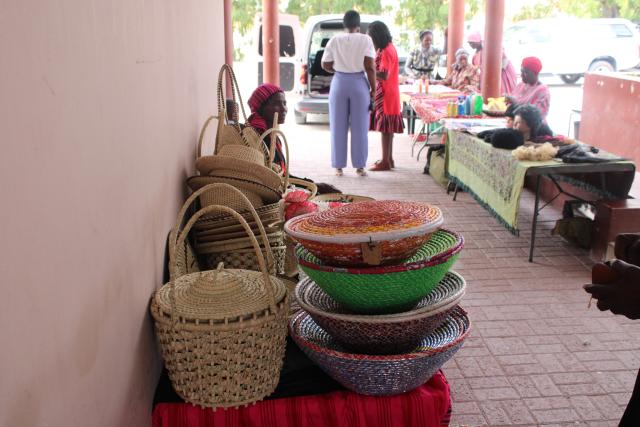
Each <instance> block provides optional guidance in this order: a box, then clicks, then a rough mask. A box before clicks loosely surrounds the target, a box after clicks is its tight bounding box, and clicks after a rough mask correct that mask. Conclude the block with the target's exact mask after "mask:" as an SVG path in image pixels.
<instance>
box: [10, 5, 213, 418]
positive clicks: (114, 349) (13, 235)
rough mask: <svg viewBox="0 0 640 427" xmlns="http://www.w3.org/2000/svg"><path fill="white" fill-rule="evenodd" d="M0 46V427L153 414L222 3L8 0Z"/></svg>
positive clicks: (209, 101)
mask: <svg viewBox="0 0 640 427" xmlns="http://www.w3.org/2000/svg"><path fill="white" fill-rule="evenodd" d="M0 52H2V54H1V56H0V132H1V133H0V135H1V138H2V145H1V146H0V147H1V154H0V183H1V184H0V200H1V201H2V202H1V205H0V206H1V208H0V236H2V249H1V253H0V277H1V279H0V280H1V283H2V285H1V287H2V295H1V297H0V325H2V326H1V329H0V331H1V332H0V347H1V350H0V366H1V367H2V368H1V369H2V373H1V375H0V425H2V426H12V427H13V426H16V427H17V426H20V427H29V426H44V425H47V426H92V427H95V426H109V427H112V426H144V425H149V424H150V421H149V414H150V408H151V399H152V395H153V389H154V387H155V382H156V379H157V375H158V370H159V366H160V364H159V355H158V352H157V350H156V346H155V338H154V336H153V333H152V325H151V322H150V318H149V315H148V310H147V304H148V300H149V297H150V295H151V293H152V291H153V290H154V289H156V288H157V287H159V286H160V285H161V278H162V257H163V252H164V244H165V237H166V233H167V231H168V229H169V228H170V226H171V225H172V223H173V222H174V221H175V215H176V212H177V210H178V206H179V202H180V200H181V198H182V197H183V179H184V177H185V176H186V175H187V174H188V173H189V172H190V170H191V169H192V168H193V154H194V147H195V142H196V138H197V132H198V130H199V126H200V125H201V124H202V122H203V121H204V118H205V117H206V116H207V115H208V114H210V113H212V112H213V111H214V108H215V107H214V104H215V92H214V91H215V78H216V77H217V71H218V69H219V66H220V65H221V63H222V62H223V59H224V42H223V2H222V1H217V0H213V1H212V0H180V1H173V0H157V1H144V0H109V1H96V0H57V1H56V0H39V1H38V0H7V1H4V2H2V9H1V10H0Z"/></svg>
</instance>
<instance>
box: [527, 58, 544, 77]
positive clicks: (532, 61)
mask: <svg viewBox="0 0 640 427" xmlns="http://www.w3.org/2000/svg"><path fill="white" fill-rule="evenodd" d="M522 68H526V69H527V70H529V71H533V72H534V73H536V74H540V70H542V62H540V60H539V59H538V58H536V57H535V56H529V57H527V58H524V59H523V60H522Z"/></svg>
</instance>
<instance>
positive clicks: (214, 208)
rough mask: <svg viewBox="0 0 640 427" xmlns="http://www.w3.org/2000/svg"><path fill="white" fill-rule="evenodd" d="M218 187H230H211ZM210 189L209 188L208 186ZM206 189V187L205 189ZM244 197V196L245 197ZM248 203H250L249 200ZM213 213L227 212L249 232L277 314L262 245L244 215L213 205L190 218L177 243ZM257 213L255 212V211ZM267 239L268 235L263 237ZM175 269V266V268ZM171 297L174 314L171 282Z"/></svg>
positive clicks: (268, 293) (178, 244) (171, 258)
mask: <svg viewBox="0 0 640 427" xmlns="http://www.w3.org/2000/svg"><path fill="white" fill-rule="evenodd" d="M218 185H228V184H211V186H218ZM207 187H209V186H207ZM205 188H206V187H205ZM243 196H244V195H243ZM247 203H249V201H248V200H247ZM212 212H226V213H229V214H231V215H232V216H233V217H234V218H236V219H237V220H238V222H239V223H240V224H241V225H242V227H243V228H244V230H245V231H246V232H247V235H248V236H249V239H250V240H251V244H252V246H253V249H254V250H255V251H256V257H257V258H258V264H259V265H260V271H261V272H262V276H263V278H264V285H265V288H266V289H265V290H266V292H267V298H268V299H269V308H270V309H271V311H272V312H273V313H275V312H276V310H277V307H276V300H275V295H274V294H273V284H272V283H271V276H270V275H269V271H268V270H267V266H266V264H265V260H264V256H263V255H262V251H261V250H260V244H259V243H258V240H257V239H256V236H255V234H253V231H251V227H250V226H249V224H247V221H245V219H244V218H243V217H242V215H240V214H239V213H238V212H236V211H235V210H233V209H231V208H230V207H228V206H222V205H211V206H207V207H205V208H202V209H200V210H199V211H198V212H196V213H195V214H194V215H193V216H192V217H191V218H189V221H187V224H186V225H185V226H184V229H183V230H182V231H181V232H180V235H179V236H178V240H177V242H176V245H177V246H180V245H182V244H183V243H184V241H185V239H186V238H187V235H188V234H189V231H191V228H192V227H193V224H195V223H196V221H197V220H198V219H200V217H202V216H203V215H206V214H209V213H212ZM254 212H255V210H254ZM263 231H264V229H262V230H261V232H263ZM263 237H264V238H265V239H266V235H265V236H263ZM265 243H266V245H267V246H266V247H269V242H268V241H265ZM169 257H170V258H169V262H170V263H171V264H173V263H174V262H175V256H174V255H173V254H171V253H170V254H169ZM174 268H175V266H174ZM169 286H170V291H169V292H170V295H171V297H170V298H171V304H172V307H171V312H172V314H173V313H175V305H174V304H175V295H174V294H175V285H174V281H171V282H170V285H169Z"/></svg>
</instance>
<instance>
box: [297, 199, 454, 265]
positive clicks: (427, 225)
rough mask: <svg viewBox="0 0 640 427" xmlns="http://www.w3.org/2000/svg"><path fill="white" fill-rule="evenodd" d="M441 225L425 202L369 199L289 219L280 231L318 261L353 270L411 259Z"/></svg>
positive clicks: (439, 215) (439, 214) (439, 217)
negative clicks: (357, 267) (283, 230)
mask: <svg viewBox="0 0 640 427" xmlns="http://www.w3.org/2000/svg"><path fill="white" fill-rule="evenodd" d="M442 222H443V218H442V212H441V211H440V209H438V208H437V207H435V206H431V205H428V204H426V203H418V202H401V201H396V200H373V201H369V202H362V203H350V204H346V205H344V206H340V207H338V208H335V209H329V210H327V211H323V212H316V213H313V214H309V215H302V216H299V217H295V218H292V219H290V220H289V221H287V222H286V223H285V225H284V229H285V231H286V232H287V234H289V235H290V236H291V237H293V238H294V239H295V240H296V241H298V242H299V243H300V244H301V245H303V246H304V247H305V249H307V250H308V251H310V252H311V253H313V254H314V255H315V256H316V257H318V258H320V259H321V260H323V261H324V262H326V263H328V264H331V265H341V266H346V267H355V266H371V265H386V264H393V263H394V262H398V261H400V260H402V259H405V258H408V257H410V256H412V255H413V254H415V253H416V251H417V250H418V249H419V248H420V247H421V246H422V245H424V244H425V243H426V242H427V241H428V240H429V238H430V237H431V234H432V233H433V232H434V231H436V230H437V229H438V228H440V226H441V225H442Z"/></svg>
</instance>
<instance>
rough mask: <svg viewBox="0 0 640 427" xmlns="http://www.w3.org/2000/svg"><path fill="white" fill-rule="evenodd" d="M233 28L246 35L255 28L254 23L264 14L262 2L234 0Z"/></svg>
mask: <svg viewBox="0 0 640 427" xmlns="http://www.w3.org/2000/svg"><path fill="white" fill-rule="evenodd" d="M232 10H233V28H234V30H238V31H239V32H240V34H242V35H245V34H247V32H249V31H250V30H251V29H252V28H253V21H254V19H255V17H256V15H257V14H259V13H261V12H262V0H233V5H232Z"/></svg>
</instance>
